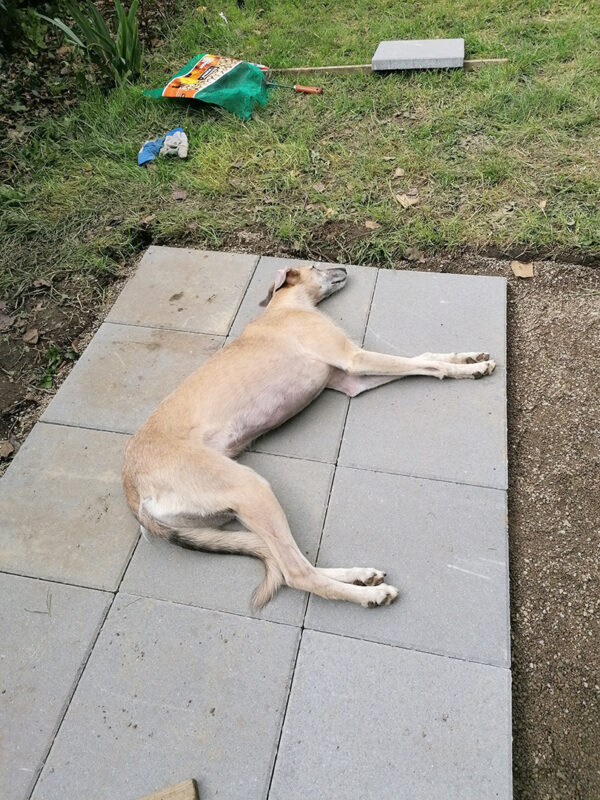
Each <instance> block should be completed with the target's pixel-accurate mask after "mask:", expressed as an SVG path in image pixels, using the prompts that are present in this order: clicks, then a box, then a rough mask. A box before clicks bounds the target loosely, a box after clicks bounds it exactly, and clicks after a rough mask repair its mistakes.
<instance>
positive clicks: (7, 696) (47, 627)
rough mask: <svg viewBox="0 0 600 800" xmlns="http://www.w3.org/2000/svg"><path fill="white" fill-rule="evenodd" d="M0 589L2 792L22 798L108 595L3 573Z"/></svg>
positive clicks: (6, 798) (13, 799)
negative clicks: (0, 599)
mask: <svg viewBox="0 0 600 800" xmlns="http://www.w3.org/2000/svg"><path fill="white" fill-rule="evenodd" d="M0 595H1V596H2V603H0V630H1V631H2V633H1V635H0V739H1V742H2V744H1V746H0V797H2V800H25V799H26V798H28V797H29V795H30V793H31V790H32V788H33V785H34V783H35V780H36V778H37V776H38V773H39V771H40V769H41V767H42V764H43V761H44V758H45V756H46V753H47V752H48V749H49V748H50V745H51V743H52V739H53V737H54V733H55V731H56V730H57V728H58V726H59V724H60V721H61V719H62V716H63V713H64V711H65V708H66V705H67V702H68V700H69V698H70V696H71V694H72V692H73V690H74V688H75V685H76V683H77V680H78V678H79V675H80V672H81V670H82V669H83V665H84V662H85V659H86V657H87V654H88V652H89V649H90V647H91V645H92V643H93V641H94V639H95V638H96V634H97V631H98V628H99V627H100V625H101V623H102V620H103V619H104V615H105V613H106V608H107V607H108V603H109V602H110V599H111V597H112V595H109V594H106V593H104V592H96V591H94V590H92V589H81V588H79V587H77V586H63V585H62V584H60V583H49V582H46V581H38V580H32V579H30V578H22V577H19V576H17V575H3V574H0ZM66 796H67V795H65V797H66Z"/></svg>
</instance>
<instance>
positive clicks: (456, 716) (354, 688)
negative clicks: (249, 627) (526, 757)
mask: <svg viewBox="0 0 600 800" xmlns="http://www.w3.org/2000/svg"><path fill="white" fill-rule="evenodd" d="M324 698H325V700H324ZM511 794H512V788H511V728H510V672H509V671H508V670H504V669H501V668H498V667H490V666H487V665H482V664H471V663H469V662H465V661H459V660H455V659H447V658H443V657H441V656H432V655H429V654H423V653H416V652H410V651H406V650H402V649H399V648H393V647H387V646H385V645H380V644H374V643H371V642H364V641H358V640H353V639H347V638H342V637H339V636H331V635H328V634H323V633H314V632H311V631H306V632H304V634H303V636H302V643H301V645H300V653H299V657H298V663H297V667H296V672H295V675H294V683H293V687H292V692H291V696H290V701H289V705H288V708H287V713H286V719H285V724H284V728H283V733H282V738H281V743H280V746H279V751H278V755H277V763H276V766H275V772H274V777H273V783H272V786H271V791H270V793H269V800H300V799H301V798H306V797H318V798H319V800H340V798H350V797H352V798H360V800H371V798H376V797H390V798H394V800H442V799H443V800H465V798H477V800H492V798H493V799H494V800H509V799H510V797H511Z"/></svg>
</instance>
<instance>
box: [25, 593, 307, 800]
mask: <svg viewBox="0 0 600 800" xmlns="http://www.w3.org/2000/svg"><path fill="white" fill-rule="evenodd" d="M298 636H299V631H298V629H297V628H293V627H290V626H288V625H278V624H275V623H270V622H265V621H263V620H253V619H247V618H244V617H238V616H236V615H233V614H220V613H218V612H216V611H206V610H204V609H200V608H192V607H190V606H181V605H176V604H173V603H164V602H160V601H156V600H151V599H145V598H137V597H133V596H130V595H126V594H119V595H118V596H117V599H116V601H115V604H114V605H113V607H112V609H111V612H110V614H109V616H108V618H107V621H106V623H105V624H104V626H103V629H102V632H101V634H100V637H99V638H98V642H97V644H96V647H95V648H94V652H93V653H92V655H91V657H90V660H89V662H88V664H87V667H86V670H85V672H84V674H83V676H82V678H81V681H80V683H79V686H78V688H77V691H76V693H75V695H74V697H73V701H72V702H71V705H70V707H69V710H68V712H67V714H66V717H65V720H64V722H63V724H62V726H61V729H60V731H59V733H58V735H57V737H56V740H55V742H54V745H53V747H52V750H51V751H50V754H49V757H48V759H47V761H46V764H45V767H44V770H43V772H42V775H41V777H40V780H39V782H38V785H37V787H36V790H35V792H34V794H33V800H66V798H86V800H106V798H119V800H137V798H139V797H140V796H142V795H144V794H147V793H148V792H149V791H152V790H154V789H155V788H156V787H157V786H158V787H160V786H168V785H170V784H173V783H177V782H178V781H181V780H182V779H183V778H184V777H185V778H195V779H196V780H197V781H198V788H199V794H200V797H202V800H219V798H227V800H264V798H265V797H266V794H267V787H268V783H269V778H270V774H271V769H272V764H273V761H274V758H275V752H276V747H277V741H278V736H279V731H280V726H281V721H282V717H283V713H284V708H285V702H286V698H287V694H288V688H289V684H290V679H291V674H292V669H293V664H294V659H295V655H296V649H297V642H298Z"/></svg>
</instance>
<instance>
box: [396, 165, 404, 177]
mask: <svg viewBox="0 0 600 800" xmlns="http://www.w3.org/2000/svg"><path fill="white" fill-rule="evenodd" d="M404 175H405V172H404V170H403V169H402V167H396V169H395V170H394V178H403V177H404Z"/></svg>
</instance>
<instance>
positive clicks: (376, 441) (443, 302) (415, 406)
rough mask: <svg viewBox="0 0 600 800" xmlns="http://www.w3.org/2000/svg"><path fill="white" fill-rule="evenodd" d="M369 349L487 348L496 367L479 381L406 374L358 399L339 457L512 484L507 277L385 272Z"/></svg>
mask: <svg viewBox="0 0 600 800" xmlns="http://www.w3.org/2000/svg"><path fill="white" fill-rule="evenodd" d="M365 347H366V348H367V349H369V350H377V351H380V352H385V353H392V354H395V355H405V356H411V355H419V354H420V353H423V352H426V351H429V352H438V353H447V352H452V351H458V352H460V351H475V350H481V351H487V352H490V353H491V354H492V357H493V358H494V359H495V360H496V363H497V365H498V366H497V368H496V372H495V373H494V374H493V375H491V376H488V377H486V378H484V379H483V380H480V381H472V380H460V381H457V380H450V379H447V380H444V381H439V380H436V379H433V378H427V377H413V378H403V379H401V380H399V381H395V382H393V383H390V384H387V385H385V386H381V387H379V388H377V389H373V390H372V391H369V392H365V393H364V394H362V395H359V396H358V397H356V398H353V399H352V401H351V402H350V409H349V412H348V419H347V423H346V428H345V431H344V436H343V440H342V446H341V450H340V458H339V463H340V464H343V465H345V466H350V467H364V468H367V469H376V470H382V471H385V472H397V473H401V474H405V475H415V476H419V477H426V478H436V479H440V480H449V481H457V482H459V483H473V484H479V485H482V486H490V487H494V488H498V489H504V488H506V486H507V452H506V370H505V365H506V281H505V279H504V278H488V277H475V276H462V275H440V274H431V273H420V272H394V271H388V270H380V271H379V275H378V280H377V286H376V289H375V295H374V298H373V305H372V308H371V314H370V317H369V323H368V327H367V334H366V337H365Z"/></svg>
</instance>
